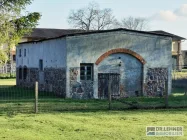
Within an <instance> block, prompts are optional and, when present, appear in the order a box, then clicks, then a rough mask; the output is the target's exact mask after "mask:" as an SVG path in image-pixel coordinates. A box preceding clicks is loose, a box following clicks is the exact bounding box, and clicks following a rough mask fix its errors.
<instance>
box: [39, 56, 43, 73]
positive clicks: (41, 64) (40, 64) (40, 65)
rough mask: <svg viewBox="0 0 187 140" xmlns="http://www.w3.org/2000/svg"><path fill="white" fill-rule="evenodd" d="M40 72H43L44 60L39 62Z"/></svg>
mask: <svg viewBox="0 0 187 140" xmlns="http://www.w3.org/2000/svg"><path fill="white" fill-rule="evenodd" d="M39 70H40V71H43V60H42V59H40V60H39Z"/></svg>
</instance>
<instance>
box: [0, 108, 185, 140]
mask: <svg viewBox="0 0 187 140" xmlns="http://www.w3.org/2000/svg"><path fill="white" fill-rule="evenodd" d="M0 126H1V127H0V139H1V140H65V139H67V140H68V139H69V140H90V139H94V140H95V139H98V140H100V139H106V140H114V139H119V140H147V139H158V140H163V139H164V140H185V139H187V136H186V134H187V129H186V128H187V110H186V109H177V110H174V109H172V110H134V111H98V112H97V111H96V112H81V111H80V112H76V111H73V112H61V113H60V112H59V113H42V114H37V115H35V114H17V115H15V116H12V117H7V116H6V115H1V116H0ZM146 126H183V127H184V136H182V137H147V136H146Z"/></svg>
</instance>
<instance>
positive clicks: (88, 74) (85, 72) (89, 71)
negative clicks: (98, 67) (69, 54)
mask: <svg viewBox="0 0 187 140" xmlns="http://www.w3.org/2000/svg"><path fill="white" fill-rule="evenodd" d="M80 79H81V80H93V64H86V63H84V64H83V63H81V64H80Z"/></svg>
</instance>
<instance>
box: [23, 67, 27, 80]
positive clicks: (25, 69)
mask: <svg viewBox="0 0 187 140" xmlns="http://www.w3.org/2000/svg"><path fill="white" fill-rule="evenodd" d="M23 79H24V80H25V79H27V67H24V68H23Z"/></svg>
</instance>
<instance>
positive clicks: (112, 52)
mask: <svg viewBox="0 0 187 140" xmlns="http://www.w3.org/2000/svg"><path fill="white" fill-rule="evenodd" d="M115 53H125V54H130V55H132V56H134V57H135V58H137V59H138V60H139V61H140V62H141V63H142V64H145V63H146V61H145V60H144V59H143V57H141V56H140V55H139V54H137V53H136V52H134V51H131V50H129V49H124V48H118V49H112V50H110V51H107V52H105V53H104V54H103V55H101V56H100V57H99V58H98V59H97V61H96V62H95V64H96V65H98V64H99V63H100V62H101V61H103V60H104V59H105V58H106V57H108V56H109V55H111V54H115Z"/></svg>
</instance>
